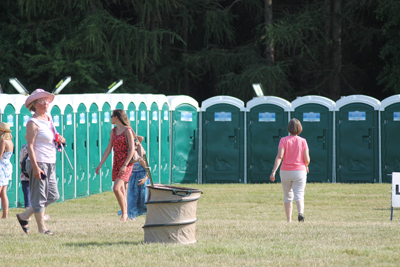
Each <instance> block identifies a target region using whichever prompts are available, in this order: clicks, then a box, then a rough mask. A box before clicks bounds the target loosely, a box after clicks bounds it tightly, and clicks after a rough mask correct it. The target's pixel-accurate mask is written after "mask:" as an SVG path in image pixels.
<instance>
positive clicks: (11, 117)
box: [2, 96, 19, 208]
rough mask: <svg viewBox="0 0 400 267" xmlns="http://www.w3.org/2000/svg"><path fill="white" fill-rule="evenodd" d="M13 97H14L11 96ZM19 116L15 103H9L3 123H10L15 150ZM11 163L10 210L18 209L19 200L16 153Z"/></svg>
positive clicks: (8, 187) (8, 188)
mask: <svg viewBox="0 0 400 267" xmlns="http://www.w3.org/2000/svg"><path fill="white" fill-rule="evenodd" d="M10 97H12V96H10ZM17 120H18V116H17V114H16V108H15V107H14V103H9V104H7V105H6V107H5V108H4V113H3V116H2V121H3V122H6V123H8V125H10V130H11V131H12V132H11V134H12V142H13V144H14V146H15V147H16V148H15V150H17V143H18V138H19V136H18V131H17V129H18V127H17V126H18V123H17ZM10 162H11V164H12V166H13V173H12V179H11V181H10V182H9V183H8V186H7V196H8V202H9V207H10V208H16V207H18V199H17V194H18V193H17V191H18V183H19V181H18V180H19V177H17V176H18V173H19V172H18V171H17V170H18V169H19V159H17V155H16V153H13V154H12V156H11V158H10ZM17 167H18V168H17Z"/></svg>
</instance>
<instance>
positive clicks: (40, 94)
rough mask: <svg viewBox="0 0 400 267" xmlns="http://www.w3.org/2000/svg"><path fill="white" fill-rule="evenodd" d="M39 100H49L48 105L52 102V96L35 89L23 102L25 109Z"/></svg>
mask: <svg viewBox="0 0 400 267" xmlns="http://www.w3.org/2000/svg"><path fill="white" fill-rule="evenodd" d="M40 98H47V99H48V100H49V103H51V102H53V100H54V95H53V94H50V93H49V92H46V91H45V90H43V89H40V88H38V89H36V90H35V91H33V92H32V94H30V96H28V98H27V99H26V100H25V107H26V108H29V105H30V104H31V103H32V102H33V101H35V100H37V99H40Z"/></svg>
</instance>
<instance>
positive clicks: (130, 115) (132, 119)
mask: <svg viewBox="0 0 400 267" xmlns="http://www.w3.org/2000/svg"><path fill="white" fill-rule="evenodd" d="M129 120H130V121H135V111H133V110H131V111H129Z"/></svg>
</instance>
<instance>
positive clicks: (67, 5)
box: [0, 0, 400, 102]
mask: <svg viewBox="0 0 400 267" xmlns="http://www.w3.org/2000/svg"><path fill="white" fill-rule="evenodd" d="M399 11H400V1H398V0H346V1H344V0H302V1H301V0H280V1H273V0H262V1H261V0H231V1H223V0H201V1H193V0H54V1H48V0H18V1H15V0H2V1H0V85H1V87H2V91H3V92H4V93H15V90H14V89H13V88H12V86H11V84H9V82H8V79H9V78H10V77H17V78H18V79H19V80H20V81H21V82H22V83H23V84H24V85H25V86H26V87H27V89H28V90H29V91H33V90H34V89H35V88H44V89H46V90H48V91H51V90H52V89H53V88H54V86H55V85H56V84H57V83H58V81H59V80H61V79H62V78H64V77H66V76H72V81H71V83H70V84H69V85H68V86H67V87H66V88H65V89H64V90H63V92H62V93H83V92H85V93H102V92H104V91H105V90H106V89H107V87H108V85H110V84H111V83H112V82H113V81H115V80H117V79H123V80H124V86H123V87H121V88H119V89H118V91H116V92H120V93H154V94H157V93H158V94H165V95H176V94H184V95H189V96H192V97H193V98H195V99H196V100H197V101H199V102H200V101H203V100H204V99H206V98H209V97H212V96H215V95H230V96H234V97H237V98H239V99H242V100H243V101H248V100H250V99H251V98H253V97H254V91H253V89H252V86H251V84H252V83H261V84H262V85H263V87H264V94H265V95H273V96H279V97H282V98H285V99H287V100H289V101H292V100H293V99H295V98H296V97H297V96H303V95H321V96H325V97H328V98H331V99H332V100H334V101H336V100H337V99H339V98H340V96H343V95H350V94H365V95H370V96H373V97H376V98H377V99H379V100H382V99H383V98H384V97H387V96H390V95H393V94H396V93H400V82H399V79H398V77H399V72H400V49H399V48H400V42H399V39H400V31H399V26H400V16H398V14H399Z"/></svg>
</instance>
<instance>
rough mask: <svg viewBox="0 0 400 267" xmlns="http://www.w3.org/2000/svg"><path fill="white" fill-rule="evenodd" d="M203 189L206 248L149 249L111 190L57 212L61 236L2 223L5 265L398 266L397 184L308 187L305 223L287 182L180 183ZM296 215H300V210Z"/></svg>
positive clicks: (0, 258) (0, 255) (200, 210)
mask: <svg viewBox="0 0 400 267" xmlns="http://www.w3.org/2000/svg"><path fill="white" fill-rule="evenodd" d="M179 186H184V187H191V188H198V189H201V190H202V191H203V193H204V194H203V195H202V197H201V199H200V200H199V201H198V205H197V217H198V218H199V220H198V222H197V225H196V239H197V241H198V242H197V243H196V244H192V245H180V244H145V243H143V241H144V232H143V229H142V226H143V225H144V222H145V217H144V216H142V217H139V218H138V219H137V220H136V221H134V222H127V223H121V222H119V217H118V216H117V211H118V204H117V201H116V199H115V197H114V195H113V193H111V192H107V193H103V194H100V195H94V196H91V197H87V198H80V199H75V200H69V201H66V202H63V203H57V204H53V205H51V206H50V207H49V208H48V209H47V213H49V214H50V215H51V220H50V221H48V222H47V225H48V227H49V229H51V230H52V231H53V232H54V233H56V236H53V237H51V236H44V235H39V234H37V228H36V223H35V221H34V219H33V220H32V222H31V223H30V228H31V234H29V235H25V234H24V233H23V232H22V230H21V228H20V226H19V224H18V222H17V220H16V217H15V214H17V213H18V212H21V211H22V209H11V210H10V214H9V218H8V219H6V220H0V266H28V265H29V266H39V265H40V266H189V265H190V266H218V267H220V266H300V265H303V266H352V265H353V266H398V265H399V261H400V210H398V209H397V210H395V211H394V218H393V221H390V206H391V185H390V184H307V187H306V199H305V216H306V221H305V223H298V222H296V221H294V222H292V223H287V222H286V217H285V213H284V208H283V196H282V189H281V186H280V184H258V185H242V184H227V185H179ZM293 215H294V216H293V218H295V219H296V218H297V211H296V206H295V205H294V213H293Z"/></svg>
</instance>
